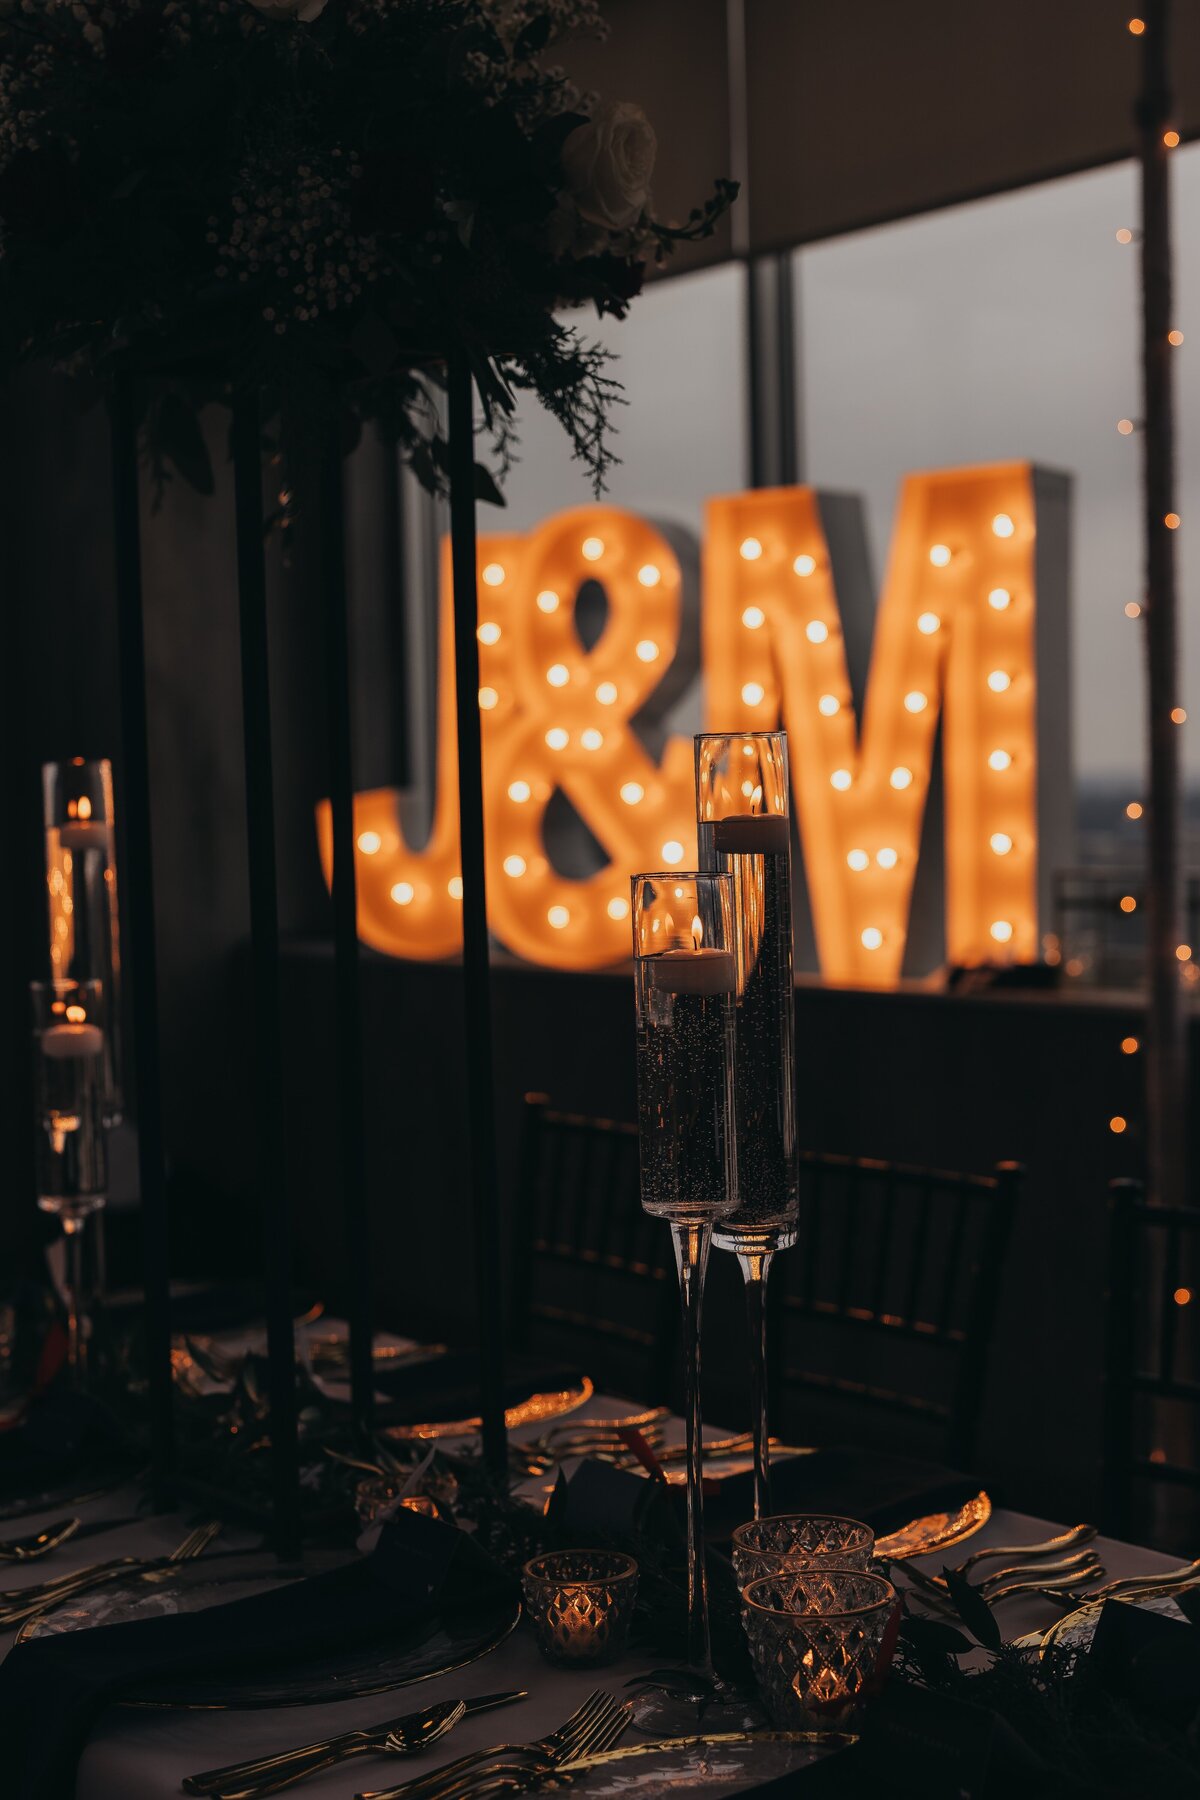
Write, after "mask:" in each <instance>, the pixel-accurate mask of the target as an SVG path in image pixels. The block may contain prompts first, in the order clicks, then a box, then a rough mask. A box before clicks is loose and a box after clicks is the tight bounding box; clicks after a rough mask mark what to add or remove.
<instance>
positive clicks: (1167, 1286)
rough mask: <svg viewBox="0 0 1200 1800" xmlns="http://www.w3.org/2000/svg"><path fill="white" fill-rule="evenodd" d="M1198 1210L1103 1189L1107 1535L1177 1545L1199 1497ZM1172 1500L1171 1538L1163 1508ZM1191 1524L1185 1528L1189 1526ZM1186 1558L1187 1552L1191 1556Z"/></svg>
mask: <svg viewBox="0 0 1200 1800" xmlns="http://www.w3.org/2000/svg"><path fill="white" fill-rule="evenodd" d="M1198 1315H1200V1208H1193V1207H1182V1206H1155V1205H1153V1204H1152V1203H1151V1202H1150V1201H1149V1200H1147V1198H1146V1196H1145V1194H1144V1192H1143V1190H1142V1186H1141V1183H1140V1182H1137V1181H1114V1182H1113V1183H1112V1186H1111V1187H1110V1189H1109V1249H1108V1293H1107V1308H1106V1320H1105V1325H1106V1334H1105V1335H1106V1344H1105V1430H1104V1436H1105V1454H1104V1494H1105V1521H1104V1523H1105V1529H1106V1530H1108V1531H1111V1532H1112V1533H1113V1534H1114V1535H1116V1536H1118V1537H1126V1538H1130V1537H1132V1538H1134V1539H1135V1540H1136V1541H1138V1542H1143V1541H1160V1542H1164V1543H1170V1542H1171V1541H1172V1540H1174V1539H1175V1538H1176V1537H1178V1539H1179V1542H1180V1543H1181V1544H1184V1545H1185V1546H1186V1545H1187V1543H1189V1542H1190V1541H1191V1540H1192V1539H1194V1536H1195V1529H1194V1521H1195V1510H1196V1498H1195V1496H1196V1494H1197V1492H1198V1491H1200V1466H1198V1456H1197V1443H1198V1439H1200V1331H1198V1330H1197V1328H1196V1323H1195V1321H1196V1318H1197V1316H1198ZM1173 1498H1178V1499H1179V1500H1181V1501H1182V1502H1183V1503H1184V1504H1183V1506H1182V1507H1181V1508H1180V1513H1181V1517H1180V1520H1179V1525H1180V1530H1179V1532H1178V1533H1177V1532H1176V1529H1175V1522H1174V1521H1173V1519H1172V1518H1171V1516H1170V1515H1171V1514H1172V1513H1173V1512H1174V1510H1175V1508H1174V1507H1173V1506H1172V1504H1171V1502H1172V1499H1173ZM1189 1521H1190V1528H1189ZM1189 1554H1191V1551H1190V1550H1189Z"/></svg>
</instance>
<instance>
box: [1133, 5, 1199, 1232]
mask: <svg viewBox="0 0 1200 1800" xmlns="http://www.w3.org/2000/svg"><path fill="white" fill-rule="evenodd" d="M1142 12H1143V16H1144V19H1145V31H1144V32H1143V33H1142V40H1141V41H1142V92H1141V96H1140V98H1139V101H1138V109H1137V116H1138V129H1139V133H1140V153H1141V169H1142V380H1143V414H1142V416H1143V419H1144V421H1145V429H1144V432H1143V455H1144V471H1143V476H1144V487H1143V496H1144V512H1145V518H1144V523H1145V539H1146V591H1145V609H1144V617H1145V621H1146V638H1145V642H1146V678H1147V704H1148V711H1149V732H1150V781H1149V790H1148V800H1149V806H1148V820H1147V823H1148V827H1149V829H1148V834H1147V865H1148V866H1147V870H1146V903H1147V926H1146V938H1147V949H1148V961H1149V971H1148V973H1149V987H1150V1005H1149V1014H1148V1019H1147V1025H1148V1029H1147V1033H1146V1038H1147V1042H1146V1052H1147V1055H1146V1118H1147V1134H1146V1147H1147V1174H1148V1177H1149V1181H1148V1188H1149V1194H1150V1198H1151V1200H1152V1201H1154V1202H1156V1203H1158V1204H1160V1205H1164V1206H1180V1205H1182V1204H1183V1203H1184V1200H1185V1191H1184V1159H1185V1151H1184V1142H1185V1139H1184V1104H1185V1093H1186V1073H1185V1070H1186V1055H1187V1041H1186V1035H1185V1032H1186V1026H1185V1021H1184V1014H1183V996H1182V994H1181V991H1180V978H1179V977H1180V971H1179V962H1178V959H1177V957H1176V949H1177V947H1178V945H1179V943H1180V941H1181V936H1182V926H1183V879H1182V872H1181V867H1180V854H1179V840H1180V815H1181V805H1180V775H1179V765H1180V738H1181V733H1180V729H1179V726H1178V724H1177V723H1176V722H1175V720H1174V719H1173V718H1172V713H1173V712H1174V710H1175V708H1177V707H1178V705H1179V687H1178V683H1179V601H1178V590H1177V585H1176V576H1175V530H1174V527H1175V526H1176V525H1177V524H1178V520H1177V518H1176V515H1175V510H1174V509H1175V410H1174V394H1173V381H1172V376H1173V371H1172V368H1171V357H1172V355H1173V354H1174V353H1173V351H1172V348H1171V344H1170V341H1169V338H1168V333H1169V332H1170V331H1171V330H1172V329H1173V327H1174V324H1175V321H1174V319H1173V318H1172V317H1171V309H1172V305H1173V301H1172V295H1171V288H1172V267H1171V262H1172V257H1171V193H1170V157H1171V151H1170V149H1169V148H1168V146H1167V144H1166V142H1165V141H1164V133H1165V132H1166V131H1167V129H1168V128H1169V127H1170V124H1171V91H1170V75H1169V43H1168V28H1169V24H1170V4H1169V0H1148V4H1147V5H1146V6H1145V7H1143V9H1142Z"/></svg>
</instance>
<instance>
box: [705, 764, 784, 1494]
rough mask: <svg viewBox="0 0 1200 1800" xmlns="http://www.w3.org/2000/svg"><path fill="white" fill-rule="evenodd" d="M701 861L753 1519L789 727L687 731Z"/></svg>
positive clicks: (779, 1128) (776, 1189) (758, 1475)
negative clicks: (727, 923) (739, 1305)
mask: <svg viewBox="0 0 1200 1800" xmlns="http://www.w3.org/2000/svg"><path fill="white" fill-rule="evenodd" d="M696 820H697V836H698V841H699V846H700V863H701V866H702V867H703V868H704V869H706V870H712V871H715V872H721V873H724V874H727V875H728V876H729V878H730V880H731V882H732V886H733V904H734V930H735V943H736V950H737V965H738V969H737V973H738V992H737V1008H736V1014H735V1032H736V1038H737V1114H736V1116H737V1166H738V1206H737V1210H736V1212H733V1213H731V1214H729V1215H728V1216H727V1217H725V1218H723V1219H721V1220H720V1221H719V1223H718V1225H717V1227H716V1229H715V1230H714V1233H713V1243H714V1244H715V1245H716V1246H717V1248H718V1249H720V1250H728V1251H731V1252H732V1253H733V1254H734V1255H735V1256H736V1257H737V1259H738V1262H739V1264H740V1265H741V1270H742V1276H743V1280H744V1283H745V1293H746V1318H747V1325H748V1330H749V1343H750V1366H751V1371H752V1379H753V1388H754V1395H753V1403H754V1516H755V1518H762V1517H765V1516H766V1515H768V1514H769V1513H770V1511H771V1464H770V1438H769V1435H768V1423H767V1345H766V1335H767V1306H766V1293H767V1277H768V1275H769V1273H770V1268H771V1261H772V1258H773V1257H774V1255H775V1253H776V1251H778V1250H786V1249H789V1248H790V1247H791V1246H792V1245H793V1244H794V1243H795V1241H796V1226H797V1218H798V1211H799V1197H798V1190H797V1168H796V1058H795V1026H794V1009H795V996H794V991H793V986H794V984H793V964H792V884H791V817H790V810H789V799H788V757H787V734H786V732H783V731H743V732H733V733H721V734H714V733H709V734H705V735H702V736H699V737H697V738H696Z"/></svg>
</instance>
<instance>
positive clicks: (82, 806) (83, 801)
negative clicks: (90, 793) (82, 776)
mask: <svg viewBox="0 0 1200 1800" xmlns="http://www.w3.org/2000/svg"><path fill="white" fill-rule="evenodd" d="M91 816H92V803H91V801H90V800H89V799H88V797H87V795H86V794H83V795H81V796H80V801H79V817H80V818H81V819H90V818H91Z"/></svg>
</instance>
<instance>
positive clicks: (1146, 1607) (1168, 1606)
mask: <svg viewBox="0 0 1200 1800" xmlns="http://www.w3.org/2000/svg"><path fill="white" fill-rule="evenodd" d="M1198 1585H1200V1584H1198ZM1117 1598H1118V1599H1121V1600H1122V1601H1124V1603H1125V1604H1126V1605H1127V1606H1138V1607H1141V1608H1142V1609H1143V1611H1145V1612H1156V1613H1161V1614H1162V1615H1163V1617H1164V1618H1167V1619H1182V1620H1183V1621H1184V1622H1185V1623H1186V1622H1187V1614H1186V1613H1185V1612H1184V1611H1183V1609H1182V1608H1181V1607H1178V1606H1176V1604H1175V1601H1174V1599H1173V1598H1172V1597H1171V1595H1169V1594H1151V1595H1145V1596H1142V1595H1137V1594H1122V1595H1118V1596H1117ZM1103 1607H1104V1601H1103V1600H1086V1601H1085V1602H1084V1604H1083V1605H1082V1606H1077V1607H1076V1608H1075V1611H1074V1612H1069V1613H1064V1614H1063V1616H1062V1618H1060V1619H1055V1621H1054V1623H1053V1625H1051V1626H1049V1627H1048V1628H1047V1629H1046V1630H1045V1631H1043V1630H1042V1629H1041V1628H1040V1627H1039V1628H1038V1630H1036V1631H1027V1632H1026V1633H1025V1635H1024V1637H1019V1638H1014V1639H1013V1648H1014V1649H1015V1650H1036V1651H1037V1653H1038V1655H1039V1657H1042V1656H1045V1655H1046V1653H1047V1652H1048V1651H1050V1650H1086V1649H1087V1648H1088V1647H1089V1646H1090V1644H1091V1641H1092V1635H1093V1633H1094V1632H1095V1629H1096V1626H1097V1623H1098V1622H1099V1619H1100V1614H1101V1612H1102V1610H1103Z"/></svg>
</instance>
